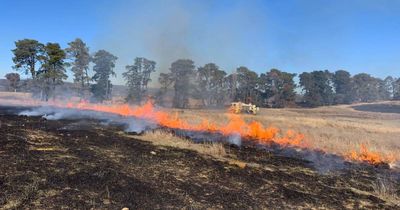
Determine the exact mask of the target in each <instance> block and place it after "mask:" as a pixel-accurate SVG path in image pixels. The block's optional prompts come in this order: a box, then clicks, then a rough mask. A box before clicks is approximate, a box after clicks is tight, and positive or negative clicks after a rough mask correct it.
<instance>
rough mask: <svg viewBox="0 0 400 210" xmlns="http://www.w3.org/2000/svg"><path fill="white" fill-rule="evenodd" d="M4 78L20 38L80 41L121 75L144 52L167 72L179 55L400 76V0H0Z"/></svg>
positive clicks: (259, 67)
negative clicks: (107, 56) (110, 57)
mask: <svg viewBox="0 0 400 210" xmlns="http://www.w3.org/2000/svg"><path fill="white" fill-rule="evenodd" d="M0 27H1V34H0V76H2V75H5V74H6V73H8V72H10V71H13V70H12V68H11V66H12V65H13V63H12V60H11V59H12V53H11V49H13V48H14V41H16V40H19V39H23V38H32V39H37V40H39V41H41V42H43V43H46V42H58V43H60V44H61V45H62V46H63V47H66V46H67V45H66V44H67V43H68V42H70V41H71V40H73V39H75V38H76V37H80V38H82V39H83V40H84V41H85V42H87V44H88V45H89V47H90V50H91V51H92V52H94V51H96V50H99V49H105V50H108V51H110V52H111V53H113V54H115V55H116V56H118V57H119V60H118V63H117V67H116V72H117V73H118V74H119V75H118V76H117V78H114V79H113V80H114V82H115V83H122V82H123V81H122V78H121V75H120V74H121V73H122V72H123V71H124V66H125V65H127V64H130V63H132V62H133V59H134V57H137V56H144V57H147V58H150V59H153V60H155V61H156V62H157V63H158V65H157V66H158V70H159V71H166V70H167V69H168V66H169V64H170V63H171V62H172V61H173V60H175V59H178V58H190V59H192V60H194V61H195V63H196V64H197V65H203V64H205V63H207V62H215V63H217V64H218V65H219V66H220V67H221V68H222V69H224V70H226V71H227V72H231V71H232V70H233V69H234V68H236V67H238V66H241V65H243V66H247V67H249V68H250V69H252V70H254V71H256V72H258V73H262V72H266V71H267V70H269V69H271V68H278V69H281V70H284V71H288V72H293V73H301V72H303V71H312V70H325V69H328V70H331V71H335V70H338V69H345V70H348V71H349V72H351V73H352V74H356V73H360V72H367V73H369V74H372V75H374V76H378V77H385V76H387V75H392V76H396V77H400V1H397V0H379V1H378V0H374V1H372V0H371V1H370V0H347V1H344V0H335V1H330V0H319V1H316V0H286V1H282V0H276V1H268V0H264V1H256V0H247V1H245V0H237V1H235V0H203V1H184V0H159V1H144V0H142V1H139V0H137V1H134V0H113V1H111V0H69V1H66V0H36V1H32V0H1V1H0Z"/></svg>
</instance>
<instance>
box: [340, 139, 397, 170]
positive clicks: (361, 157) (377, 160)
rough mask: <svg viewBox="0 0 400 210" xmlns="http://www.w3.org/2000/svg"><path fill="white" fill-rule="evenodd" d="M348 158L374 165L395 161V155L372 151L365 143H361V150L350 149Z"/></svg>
mask: <svg viewBox="0 0 400 210" xmlns="http://www.w3.org/2000/svg"><path fill="white" fill-rule="evenodd" d="M346 158H347V159H349V160H353V161H360V162H367V163H370V164H373V165H378V164H382V163H393V162H395V158H394V155H392V154H390V155H381V154H379V153H378V152H373V151H370V150H369V149H368V148H367V146H366V145H365V144H361V145H360V151H359V152H357V151H354V150H353V151H350V153H349V154H348V155H347V156H346Z"/></svg>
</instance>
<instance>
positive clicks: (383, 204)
mask: <svg viewBox="0 0 400 210" xmlns="http://www.w3.org/2000/svg"><path fill="white" fill-rule="evenodd" d="M21 110H23V108H15V107H0V123H1V127H0V136H1V138H0V162H1V164H0V189H1V190H0V209H63V208H65V209H70V208H73V209H122V208H124V207H127V208H129V209H137V208H140V209H154V208H163V209H164V208H179V209H181V208H183V207H186V208H195V209H205V208H212V209H219V208H221V209H222V208H225V209H249V208H254V209H260V208H267V209H301V208H306V209H310V208H323V209H353V208H366V209H400V207H399V204H398V202H397V201H396V200H395V199H392V197H391V196H393V198H395V197H397V196H398V194H399V184H398V176H397V174H395V173H394V172H392V171H390V169H387V168H385V167H374V166H369V165H355V166H351V167H348V168H346V169H343V170H337V171H331V172H329V173H325V174H321V173H319V172H318V171H317V170H315V169H313V167H311V166H310V164H308V162H307V161H305V160H302V159H296V158H290V157H285V156H281V155H276V154H274V153H272V152H268V151H266V150H263V149H260V148H255V147H251V146H242V147H238V146H230V145H228V144H226V145H224V147H225V148H226V150H227V151H228V156H229V158H226V159H216V158H213V157H210V156H205V155H202V154H199V153H196V152H194V151H191V150H185V149H178V148H174V147H168V146H156V145H153V144H152V143H150V142H146V141H143V140H139V139H138V138H137V137H135V134H127V133H125V132H123V130H122V129H121V128H120V127H118V126H111V125H104V124H102V123H101V122H99V121H96V120H82V119H80V120H51V121H50V120H46V119H44V118H42V117H27V116H18V115H16V113H18V112H20V111H21ZM382 185H385V186H382ZM382 187H386V188H387V189H389V188H390V189H392V190H391V191H388V190H386V191H384V190H382ZM386 188H385V189H386Z"/></svg>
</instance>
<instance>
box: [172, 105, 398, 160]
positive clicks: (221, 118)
mask: <svg viewBox="0 0 400 210" xmlns="http://www.w3.org/2000/svg"><path fill="white" fill-rule="evenodd" d="M368 106H369V104H356V105H339V106H329V107H319V108H312V109H306V108H290V109H289V108H287V109H261V110H260V113H259V114H258V115H255V116H254V115H248V114H242V115H241V116H242V118H243V119H244V120H245V121H247V122H251V121H253V120H255V121H259V122H261V123H262V124H263V125H264V126H274V127H277V128H279V129H281V130H282V131H285V130H288V129H292V130H295V131H298V132H301V133H303V134H304V135H305V139H306V141H307V142H308V143H309V144H310V146H311V147H313V148H319V149H323V150H325V151H327V152H332V153H339V154H347V153H349V152H350V151H351V150H359V148H360V145H361V144H365V145H366V146H367V148H368V149H369V150H371V151H376V152H380V153H385V154H391V155H395V157H396V159H400V154H399V153H398V151H399V150H400V142H399V141H400V113H395V112H396V110H400V102H380V103H375V104H374V107H373V109H371V110H368V108H369V107H368ZM359 107H360V108H362V109H363V110H368V111H358V110H356V109H358V108H359ZM387 107H391V109H390V110H389V112H388V111H387ZM168 111H170V112H176V113H177V114H178V115H179V116H180V118H183V119H186V120H188V121H191V122H193V123H196V122H200V121H201V119H203V118H206V119H208V120H209V121H211V122H217V123H225V122H226V121H227V120H228V118H227V116H226V111H224V110H205V109H196V110H177V109H173V110H168ZM380 111H382V112H380ZM392 111H393V113H390V112H392Z"/></svg>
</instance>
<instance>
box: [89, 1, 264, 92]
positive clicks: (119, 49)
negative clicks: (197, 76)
mask: <svg viewBox="0 0 400 210" xmlns="http://www.w3.org/2000/svg"><path fill="white" fill-rule="evenodd" d="M261 8H262V7H261V6H260V3H259V2H257V1H251V2H249V1H227V2H226V3H221V2H218V1H192V2H190V3H189V2H186V1H181V0H170V1H130V3H126V1H124V4H123V5H116V6H115V8H114V9H113V10H112V12H110V13H109V16H107V17H109V20H108V21H107V22H106V23H105V24H104V32H103V33H101V34H102V35H101V37H100V38H99V39H98V41H97V42H98V43H97V44H96V45H97V48H104V49H108V50H109V51H110V52H112V53H113V54H115V55H116V56H118V58H119V60H118V61H117V67H116V71H117V73H118V74H120V73H121V72H123V71H125V65H127V64H130V63H132V62H133V59H134V57H136V56H138V57H139V56H143V57H146V58H148V59H151V60H154V61H156V62H157V70H158V72H157V73H155V74H153V83H152V84H153V86H154V85H155V84H156V81H157V79H155V78H157V77H158V73H159V72H166V71H168V68H169V67H170V64H171V63H172V62H173V61H175V60H177V59H180V58H188V59H192V60H194V61H195V64H196V65H197V66H199V65H204V64H205V63H208V62H215V63H218V64H221V65H220V66H221V67H222V68H223V69H224V70H225V71H227V72H230V71H232V70H233V69H234V68H236V67H238V66H240V65H243V63H240V62H243V60H245V61H246V64H250V65H251V64H252V62H253V61H255V60H264V59H263V58H265V55H262V54H260V53H259V52H258V54H256V52H255V50H254V49H259V48H260V45H259V43H257V39H258V38H257V37H260V36H263V33H265V28H266V23H265V18H264V16H265V12H264V11H262V9H261ZM256 35H257V36H256ZM265 47H267V46H265ZM243 52H246V53H245V54H246V56H247V57H246V58H251V59H246V58H243V54H244V53H243ZM250 67H251V66H250ZM116 82H118V83H122V81H121V78H117V81H116Z"/></svg>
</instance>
